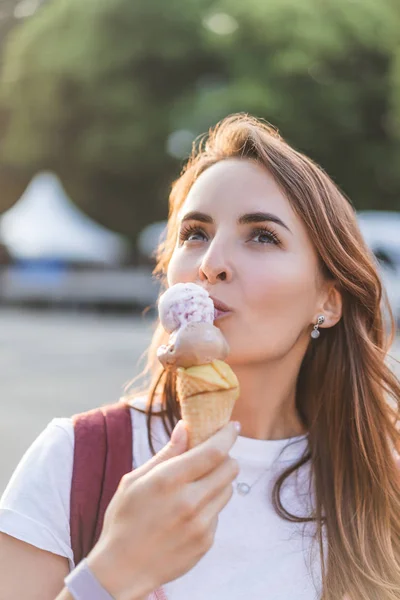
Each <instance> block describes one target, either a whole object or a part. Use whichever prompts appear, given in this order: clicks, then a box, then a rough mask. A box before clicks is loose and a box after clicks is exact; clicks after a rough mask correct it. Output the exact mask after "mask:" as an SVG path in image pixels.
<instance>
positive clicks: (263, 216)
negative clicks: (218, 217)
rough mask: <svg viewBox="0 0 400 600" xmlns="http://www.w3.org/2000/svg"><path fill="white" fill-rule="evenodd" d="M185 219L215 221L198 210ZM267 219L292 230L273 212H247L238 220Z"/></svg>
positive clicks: (254, 221) (256, 221) (183, 220)
mask: <svg viewBox="0 0 400 600" xmlns="http://www.w3.org/2000/svg"><path fill="white" fill-rule="evenodd" d="M185 221H200V223H208V224H210V225H212V224H213V223H214V219H213V218H212V217H211V216H210V215H207V214H206V213H202V212H199V211H196V210H194V211H191V212H188V213H187V214H186V215H185V216H184V217H183V218H182V220H181V223H184V222H185ZM266 221H269V222H271V223H276V224H277V225H281V227H284V228H285V229H287V230H288V231H290V229H289V227H288V226H287V225H286V224H285V223H284V222H283V221H282V219H280V218H279V217H277V216H276V215H274V214H272V213H264V212H255V213H247V214H245V215H241V216H240V217H239V218H238V220H237V222H238V225H248V224H250V223H264V222H266ZM290 233H292V232H291V231H290Z"/></svg>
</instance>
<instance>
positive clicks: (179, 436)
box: [169, 419, 188, 452]
mask: <svg viewBox="0 0 400 600" xmlns="http://www.w3.org/2000/svg"><path fill="white" fill-rule="evenodd" d="M169 443H170V444H171V445H172V446H175V449H176V450H178V449H180V450H181V451H182V452H185V450H187V443H188V434H187V429H186V427H185V424H184V422H183V421H182V419H181V420H180V421H178V422H177V424H176V425H175V428H174V430H173V432H172V434H171V439H170V442H169Z"/></svg>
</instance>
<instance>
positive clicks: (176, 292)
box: [158, 283, 214, 333]
mask: <svg viewBox="0 0 400 600" xmlns="http://www.w3.org/2000/svg"><path fill="white" fill-rule="evenodd" d="M158 311H159V316H160V321H161V324H162V326H163V327H164V329H165V331H167V332H168V333H172V332H173V331H175V330H176V329H178V328H179V327H182V325H185V324H186V323H211V325H212V324H213V322H214V302H213V301H212V300H211V298H210V296H209V294H208V292H207V291H206V290H204V289H203V288H202V287H200V286H199V285H197V284H196V283H176V284H175V285H173V286H171V287H170V288H168V289H167V291H166V292H164V294H162V296H160V300H159V302H158Z"/></svg>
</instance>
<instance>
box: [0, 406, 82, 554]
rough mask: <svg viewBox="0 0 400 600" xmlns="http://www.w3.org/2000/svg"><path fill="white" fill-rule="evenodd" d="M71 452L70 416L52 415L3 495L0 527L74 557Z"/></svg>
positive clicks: (44, 548)
mask: <svg viewBox="0 0 400 600" xmlns="http://www.w3.org/2000/svg"><path fill="white" fill-rule="evenodd" d="M73 456H74V431H73V424H72V420H71V419H69V418H57V419H53V420H52V421H51V422H50V423H49V424H48V425H47V427H45V429H44V430H43V431H42V433H41V434H40V435H39V436H38V437H37V438H36V439H35V440H34V442H33V443H32V444H31V445H30V447H29V448H28V450H27V451H26V452H25V454H24V455H23V457H22V459H21V460H20V462H19V464H18V466H17V468H16V469H15V471H14V473H13V475H12V477H11V479H10V481H9V483H8V485H7V488H6V490H5V491H4V494H3V495H2V497H1V499H0V531H2V532H4V533H7V534H8V535H11V536H12V537H15V538H17V539H20V540H21V541H24V542H26V543H28V544H32V545H33V546H36V547H38V548H41V549H42V550H47V551H49V552H53V553H54V554H59V555H61V556H65V557H67V558H68V559H69V560H70V561H71V560H72V553H71V548H70V542H69V539H70V528H69V515H70V506H69V498H70V489H71V479H72V468H73Z"/></svg>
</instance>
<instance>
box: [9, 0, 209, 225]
mask: <svg viewBox="0 0 400 600" xmlns="http://www.w3.org/2000/svg"><path fill="white" fill-rule="evenodd" d="M203 38H204V34H203V28H202V25H201V12H200V7H199V6H198V4H197V3H196V2H193V3H184V2H183V1H182V0H171V1H170V2H168V4H165V2H163V0H152V1H151V2H148V1H147V0H135V2H129V1H126V0H100V1H99V0H85V2H82V1H81V0H54V1H53V2H52V3H51V4H49V5H48V6H47V7H46V9H45V10H42V11H41V12H40V14H38V15H37V17H35V18H32V19H30V20H29V21H27V22H26V24H25V25H24V27H23V28H20V29H19V31H17V32H16V34H15V35H14V36H12V38H11V43H10V44H9V46H8V52H7V56H6V61H5V65H4V69H3V73H2V84H1V90H2V103H3V105H6V106H7V107H9V109H10V118H9V121H8V123H7V126H6V127H5V129H4V136H3V140H2V146H1V150H0V152H1V154H0V160H2V161H3V162H4V163H6V164H11V165H13V166H15V167H16V168H18V169H20V170H21V171H25V170H26V169H30V170H31V172H32V173H34V172H35V171H37V170H39V169H43V168H46V169H50V170H52V171H54V172H56V173H57V174H58V175H59V176H60V178H61V180H62V183H63V185H64V187H65V189H66V191H67V193H69V195H70V196H71V198H72V199H73V200H74V201H75V202H76V203H77V204H78V205H79V206H80V207H81V208H83V209H84V210H85V211H86V212H87V213H88V214H89V215H90V216H92V217H94V218H95V219H97V220H98V221H100V222H101V223H103V224H105V225H106V226H108V227H111V228H113V229H116V230H118V231H120V232H122V233H126V234H128V235H131V236H135V234H136V233H137V232H138V231H139V230H140V229H141V228H142V227H143V225H145V224H147V223H149V222H150V221H151V220H155V219H160V218H164V217H165V216H166V212H167V209H166V207H167V201H166V197H167V190H168V185H169V182H170V179H171V175H172V174H175V173H176V171H177V167H178V168H179V161H178V160H177V159H176V158H174V157H172V156H170V155H169V154H168V153H167V151H166V144H167V140H168V136H169V134H170V132H171V126H170V122H169V115H170V112H171V109H172V106H173V104H174V102H175V100H176V98H179V96H180V95H181V94H182V93H185V95H187V94H188V93H190V92H192V93H193V94H194V93H195V90H196V83H197V81H198V78H199V77H201V76H202V75H203V74H204V73H208V72H210V71H213V70H214V69H216V65H215V57H214V56H213V55H212V54H211V53H210V52H209V51H208V50H207V48H206V46H205V43H204V40H203ZM0 185H1V181H0Z"/></svg>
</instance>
